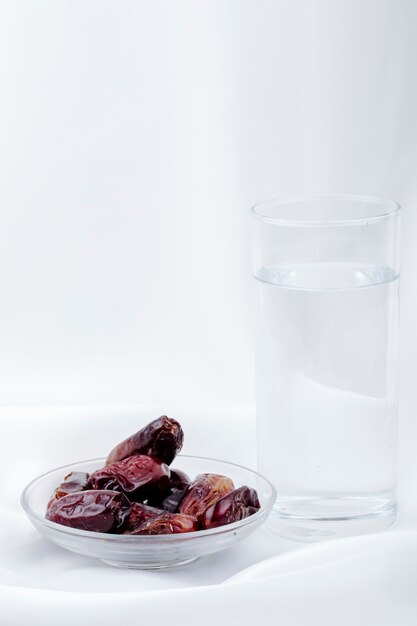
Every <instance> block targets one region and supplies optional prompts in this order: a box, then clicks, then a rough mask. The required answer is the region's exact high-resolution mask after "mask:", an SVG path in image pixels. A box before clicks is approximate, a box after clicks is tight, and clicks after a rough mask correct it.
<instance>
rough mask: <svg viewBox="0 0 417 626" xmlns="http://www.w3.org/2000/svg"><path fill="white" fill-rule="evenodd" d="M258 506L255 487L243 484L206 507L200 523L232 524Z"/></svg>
mask: <svg viewBox="0 0 417 626" xmlns="http://www.w3.org/2000/svg"><path fill="white" fill-rule="evenodd" d="M260 508H261V505H260V504H259V500H258V494H257V493H256V491H255V489H251V488H250V487H246V486H243V487H239V489H234V490H233V491H231V492H230V493H228V494H227V495H225V496H223V498H220V500H217V502H215V503H214V504H212V505H211V506H210V507H209V508H208V509H206V510H205V512H204V513H203V515H202V516H201V517H200V523H201V525H202V526H203V527H204V528H214V527H216V526H223V525H225V524H232V523H233V522H238V521H239V520H241V519H244V518H245V517H249V516H250V515H253V514H254V513H256V512H257V511H259V509H260Z"/></svg>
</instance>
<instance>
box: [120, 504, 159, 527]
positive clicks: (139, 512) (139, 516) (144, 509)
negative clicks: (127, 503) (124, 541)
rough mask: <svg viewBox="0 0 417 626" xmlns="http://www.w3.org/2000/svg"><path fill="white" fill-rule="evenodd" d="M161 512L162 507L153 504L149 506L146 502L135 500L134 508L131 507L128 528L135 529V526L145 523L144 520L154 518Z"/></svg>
mask: <svg viewBox="0 0 417 626" xmlns="http://www.w3.org/2000/svg"><path fill="white" fill-rule="evenodd" d="M161 513H162V511H161V509H156V508H155V507H153V506H147V505H146V504H142V503H141V502H133V503H132V508H131V509H130V515H129V519H128V521H127V526H126V530H127V531H132V530H135V528H137V527H138V526H140V525H141V524H143V522H146V520H148V519H152V518H153V517H158V515H161Z"/></svg>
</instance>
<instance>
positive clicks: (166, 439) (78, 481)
mask: <svg viewBox="0 0 417 626" xmlns="http://www.w3.org/2000/svg"><path fill="white" fill-rule="evenodd" d="M183 441H184V433H183V430H182V428H181V425H180V424H179V423H178V422H177V421H176V420H174V419H172V418H170V417H167V416H166V415H163V416H162V417H159V418H158V419H156V420H154V421H153V422H150V424H148V425H147V426H145V427H144V428H142V429H141V430H139V431H138V432H137V433H135V434H134V435H132V436H131V437H128V438H127V439H125V440H124V441H122V442H121V443H119V445H117V446H116V447H115V448H113V450H112V451H111V452H110V454H109V456H108V457H107V459H106V465H105V466H104V467H103V468H101V469H98V470H96V471H95V472H93V473H92V474H87V473H85V472H71V473H70V474H68V476H66V477H65V478H64V481H63V482H62V483H61V484H60V485H59V487H57V488H56V489H55V492H54V494H53V496H52V498H51V500H50V501H49V503H48V507H47V511H46V518H47V519H48V520H50V521H52V522H56V523H57V524H63V525H64V526H71V527H72V528H78V529H82V530H89V531H95V532H101V533H119V534H125V535H167V534H174V533H187V532H191V531H198V530H204V529H207V528H215V527H217V526H223V525H224V524H231V523H232V522H237V521H239V520H241V519H243V518H245V517H248V516H249V515H253V514H254V513H256V511H258V510H259V508H260V504H259V500H258V495H257V493H256V491H255V489H251V488H250V487H246V486H243V487H238V488H237V489H236V488H235V485H234V484H233V481H232V480H231V479H230V478H228V477H227V476H222V475H220V474H199V475H198V476H196V477H195V478H194V480H190V478H189V477H188V476H187V475H186V474H185V473H184V472H182V471H181V470H179V469H174V468H171V467H169V466H170V464H171V463H172V461H173V460H174V458H175V456H176V455H177V454H178V452H179V451H180V450H181V448H182V445H183Z"/></svg>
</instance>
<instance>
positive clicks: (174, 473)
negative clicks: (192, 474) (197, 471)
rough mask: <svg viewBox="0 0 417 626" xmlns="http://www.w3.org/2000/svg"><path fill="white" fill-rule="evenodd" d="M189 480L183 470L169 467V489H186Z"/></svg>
mask: <svg viewBox="0 0 417 626" xmlns="http://www.w3.org/2000/svg"><path fill="white" fill-rule="evenodd" d="M190 482H191V481H190V478H189V476H187V474H186V473H185V472H183V471H181V470H179V469H172V468H171V489H186V487H188V485H189V484H190Z"/></svg>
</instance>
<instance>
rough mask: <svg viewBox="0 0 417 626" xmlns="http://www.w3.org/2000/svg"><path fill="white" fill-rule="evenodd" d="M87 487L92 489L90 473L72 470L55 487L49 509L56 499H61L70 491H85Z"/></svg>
mask: <svg viewBox="0 0 417 626" xmlns="http://www.w3.org/2000/svg"><path fill="white" fill-rule="evenodd" d="M86 489H90V475H89V474H87V473H86V472H70V473H69V474H67V476H65V478H64V480H63V481H62V483H61V484H60V485H59V486H58V487H57V488H56V489H55V491H54V494H53V496H52V498H51V499H50V501H49V503H48V509H49V507H51V506H52V504H53V503H54V502H55V501H56V500H59V499H60V498H62V497H63V496H66V495H68V494H69V493H76V492H77V491H85V490H86Z"/></svg>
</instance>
